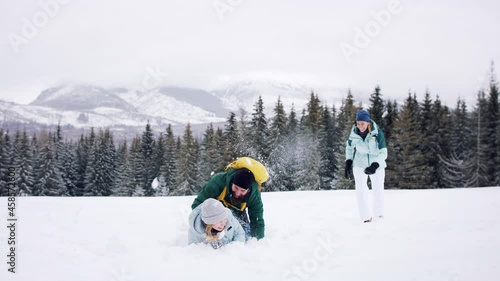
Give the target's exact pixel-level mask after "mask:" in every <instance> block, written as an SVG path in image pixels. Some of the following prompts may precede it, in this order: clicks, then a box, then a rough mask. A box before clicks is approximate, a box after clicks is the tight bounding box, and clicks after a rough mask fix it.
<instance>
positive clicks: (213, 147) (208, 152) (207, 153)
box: [198, 123, 221, 182]
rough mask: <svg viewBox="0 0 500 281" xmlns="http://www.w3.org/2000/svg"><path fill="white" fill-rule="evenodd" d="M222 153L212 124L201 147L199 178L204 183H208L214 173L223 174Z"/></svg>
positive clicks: (204, 135)
mask: <svg viewBox="0 0 500 281" xmlns="http://www.w3.org/2000/svg"><path fill="white" fill-rule="evenodd" d="M220 162H221V159H220V152H219V150H218V149H217V140H216V139H215V131H214V127H213V125H212V123H210V125H208V127H207V129H206V130H205V133H204V134H203V139H202V141H201V146H200V163H199V165H198V166H199V175H198V178H199V179H200V181H202V182H206V181H208V180H209V179H210V178H211V177H212V173H218V172H221V170H218V169H219V167H220V164H219V163H220Z"/></svg>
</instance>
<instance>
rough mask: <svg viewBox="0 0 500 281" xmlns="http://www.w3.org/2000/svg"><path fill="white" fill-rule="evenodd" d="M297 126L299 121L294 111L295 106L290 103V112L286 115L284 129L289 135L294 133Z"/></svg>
mask: <svg viewBox="0 0 500 281" xmlns="http://www.w3.org/2000/svg"><path fill="white" fill-rule="evenodd" d="M298 127H299V122H298V121H297V113H295V106H294V105H293V104H292V108H291V109H290V114H289V115H288V123H287V128H286V131H287V132H288V134H289V135H294V134H295V133H296V132H297V129H298Z"/></svg>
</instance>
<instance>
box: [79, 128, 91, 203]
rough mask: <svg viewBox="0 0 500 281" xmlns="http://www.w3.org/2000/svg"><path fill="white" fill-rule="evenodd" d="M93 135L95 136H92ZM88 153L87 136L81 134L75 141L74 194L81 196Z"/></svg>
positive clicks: (83, 192) (83, 189) (83, 190)
mask: <svg viewBox="0 0 500 281" xmlns="http://www.w3.org/2000/svg"><path fill="white" fill-rule="evenodd" d="M93 134H94V129H93V128H92V129H91V136H92V135H93ZM94 137H95V136H94ZM88 153H89V138H88V137H86V136H84V135H83V134H82V135H81V136H80V139H79V140H78V142H77V143H76V159H75V160H76V184H75V196H83V195H84V194H85V170H87V162H88Z"/></svg>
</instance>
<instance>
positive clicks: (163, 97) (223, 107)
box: [0, 77, 345, 130]
mask: <svg viewBox="0 0 500 281" xmlns="http://www.w3.org/2000/svg"><path fill="white" fill-rule="evenodd" d="M312 91H314V92H315V93H318V95H319V96H320V99H321V100H322V101H323V102H324V103H325V104H327V105H329V106H331V105H333V104H337V103H340V101H341V99H342V98H343V96H344V95H345V91H344V90H335V89H333V90H332V89H328V88H326V87H320V86H317V85H315V84H314V83H304V82H294V81H290V80H288V81H285V80H283V79H269V78H264V77H243V78H242V77H240V78H237V79H226V80H224V81H221V83H218V84H217V85H216V86H215V87H213V88H212V89H210V90H202V89H192V88H185V87H184V88H183V87H160V88H156V89H153V90H151V91H147V92H146V91H141V90H139V89H127V88H118V87H116V88H102V87H97V86H94V85H63V86H58V87H52V88H49V89H46V90H44V91H42V92H41V93H40V95H39V96H38V97H37V98H36V99H35V100H34V101H33V102H31V103H30V104H28V105H22V104H16V103H12V102H6V101H1V100H0V124H6V123H12V122H17V123H29V124H40V125H57V124H61V125H63V126H65V125H69V126H73V127H75V128H83V129H85V128H90V127H95V128H99V127H115V128H116V127H121V128H122V130H123V127H136V128H143V127H144V125H145V124H146V123H147V122H149V123H150V124H151V125H152V126H154V127H156V128H164V127H165V126H166V125H167V124H171V125H173V126H178V127H183V126H184V125H185V124H187V123H188V122H189V123H190V124H191V125H198V128H203V127H204V124H208V123H223V122H225V120H226V119H227V116H228V114H229V112H230V111H233V112H235V113H236V114H239V110H240V108H242V109H244V110H246V111H247V112H248V113H251V112H252V111H253V110H254V105H255V103H256V101H257V100H258V98H259V96H261V97H262V99H263V101H264V106H265V113H266V114H267V115H268V117H269V118H271V116H272V114H273V113H272V110H273V108H274V106H275V104H276V102H277V100H278V97H279V98H280V99H281V102H282V103H283V104H284V106H285V109H286V110H287V111H289V110H290V109H291V107H292V105H294V107H295V110H296V112H300V111H302V109H303V108H305V106H306V104H307V102H308V100H309V98H310V94H311V92H312Z"/></svg>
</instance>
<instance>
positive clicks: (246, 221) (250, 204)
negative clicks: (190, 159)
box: [191, 168, 265, 240]
mask: <svg viewBox="0 0 500 281" xmlns="http://www.w3.org/2000/svg"><path fill="white" fill-rule="evenodd" d="M208 198H215V199H217V200H219V201H221V202H222V204H224V206H226V207H228V208H229V209H230V210H231V211H232V212H233V214H234V216H235V217H236V218H237V219H238V221H239V222H240V224H241V226H242V227H243V229H244V230H245V235H246V239H247V240H248V239H249V238H250V236H251V237H255V238H257V239H261V238H264V228H265V224H264V206H263V204H262V199H261V196H260V190H259V185H258V184H257V182H256V181H255V178H254V175H253V174H252V172H251V171H250V170H248V169H246V168H241V169H233V168H231V169H229V170H228V171H226V172H223V173H219V174H216V175H214V176H213V177H212V178H211V179H210V180H209V181H208V182H207V183H206V184H205V186H204V187H203V188H202V189H201V191H200V193H198V196H197V197H196V198H195V199H194V202H193V204H192V205H191V209H194V208H196V207H197V206H198V205H200V204H201V203H203V201H205V200H206V199H208ZM247 208H248V215H247V212H246V209H247Z"/></svg>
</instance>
